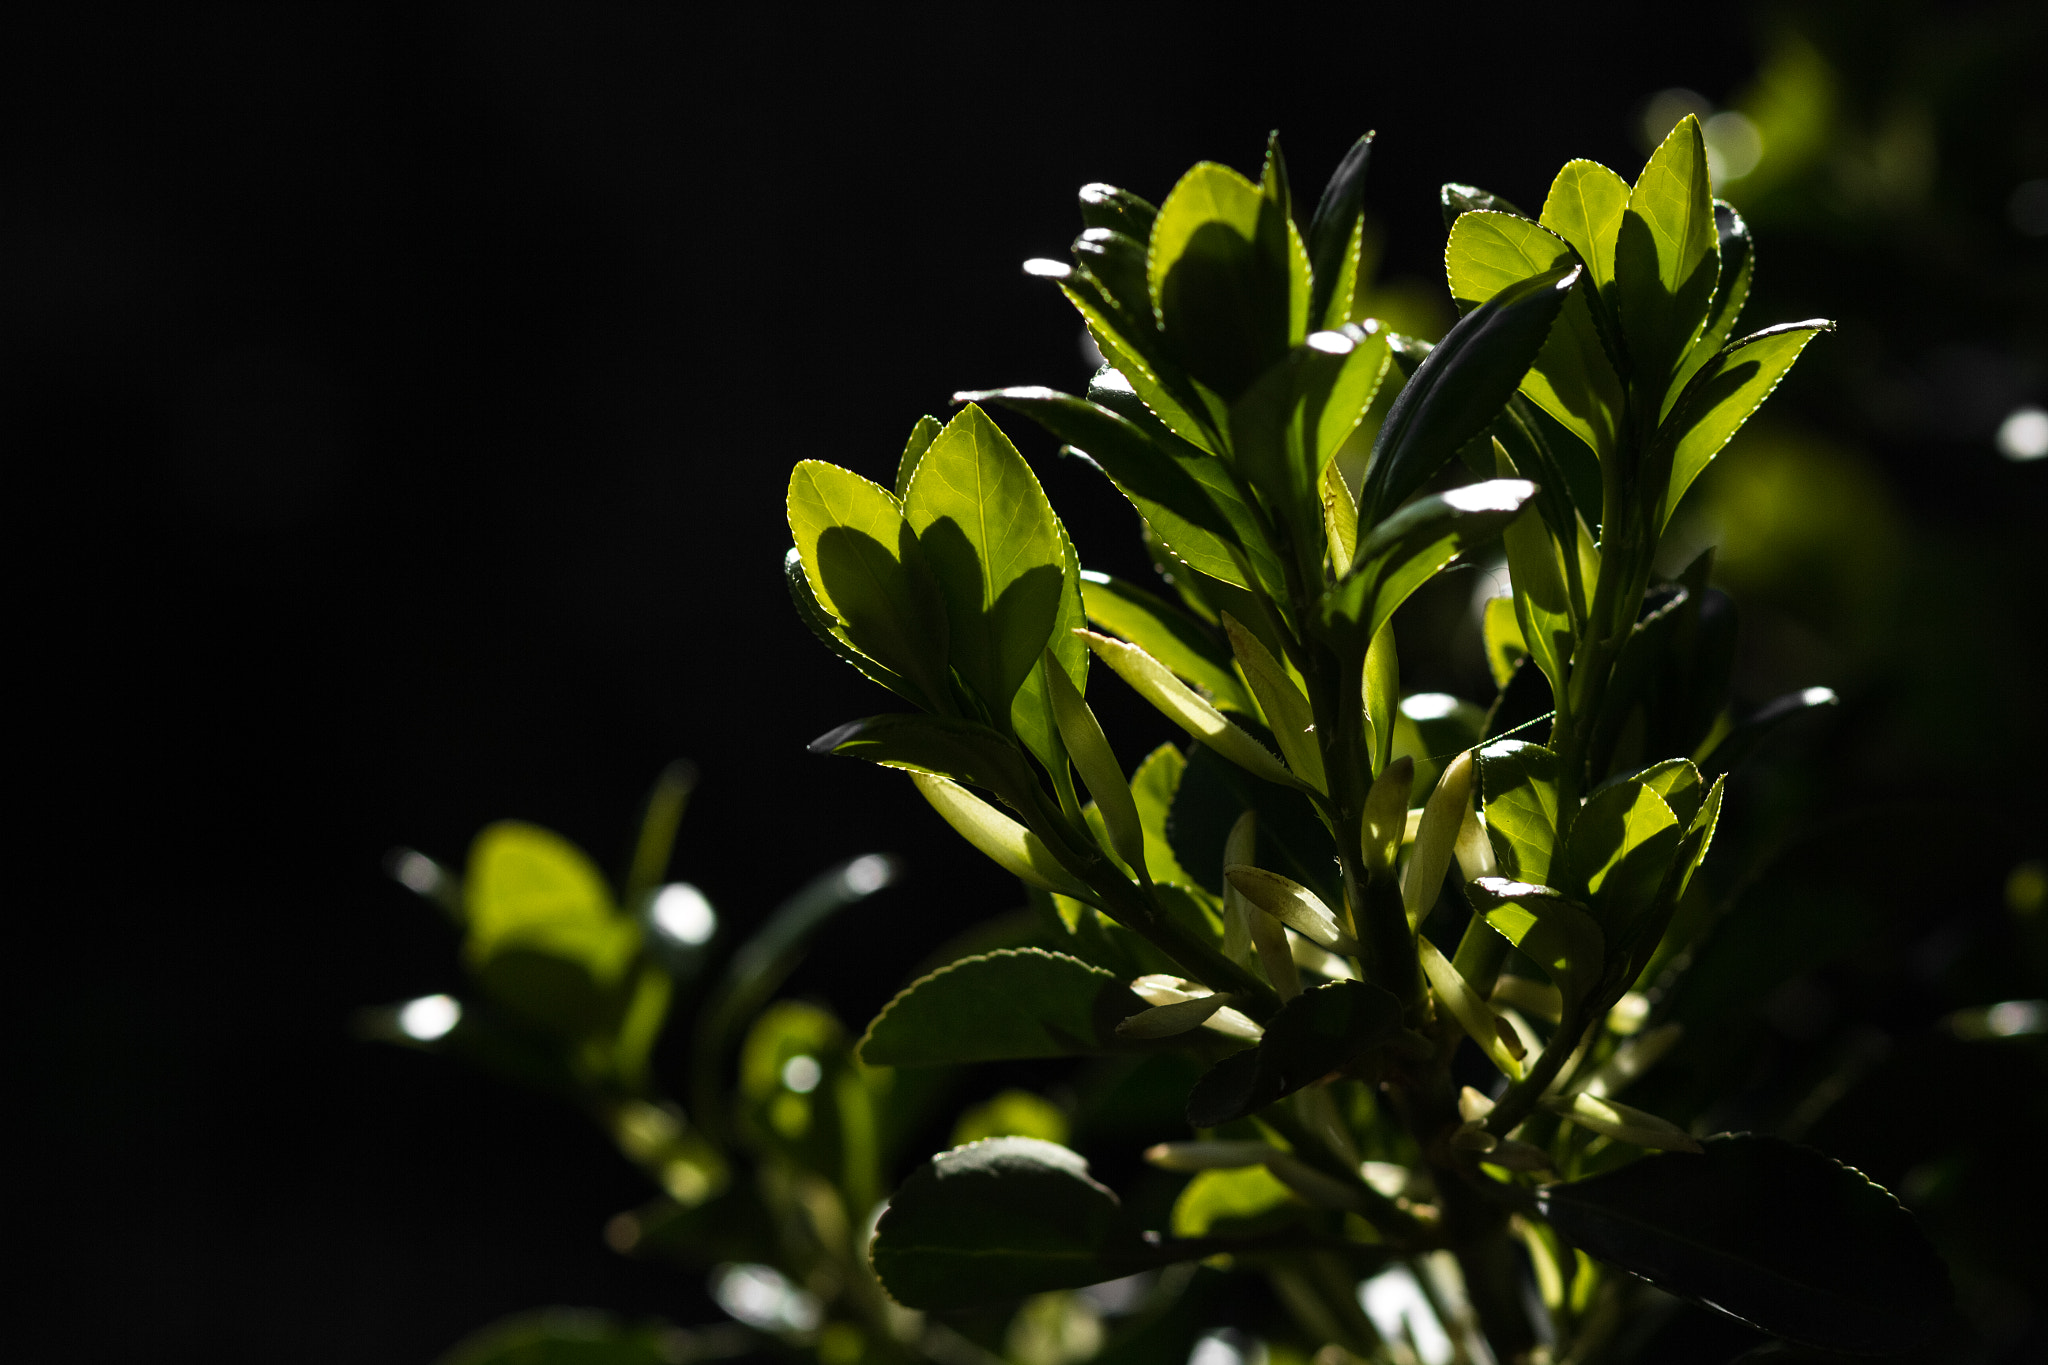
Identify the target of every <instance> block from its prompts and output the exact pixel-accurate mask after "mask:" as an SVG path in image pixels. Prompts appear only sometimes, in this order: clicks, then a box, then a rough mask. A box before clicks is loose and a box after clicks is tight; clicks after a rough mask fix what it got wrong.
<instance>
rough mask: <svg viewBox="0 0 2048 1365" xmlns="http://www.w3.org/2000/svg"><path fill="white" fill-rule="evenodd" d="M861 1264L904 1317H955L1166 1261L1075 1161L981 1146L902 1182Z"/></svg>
mask: <svg viewBox="0 0 2048 1365" xmlns="http://www.w3.org/2000/svg"><path fill="white" fill-rule="evenodd" d="M868 1259H869V1261H870V1263H871V1264H872V1265H873V1266H874V1269H875V1274H876V1276H877V1277H878V1278H879V1279H880V1280H881V1282H882V1287H883V1288H885V1289H887V1290H888V1291H889V1296H890V1297H891V1298H893V1299H895V1300H896V1302H898V1303H900V1304H902V1305H903V1306H904V1307H906V1308H922V1309H947V1308H964V1307H969V1306H971V1305H974V1304H978V1303H987V1302H990V1301H992V1300H997V1299H1014V1298H1018V1297H1020V1296H1022V1295H1025V1294H1037V1293H1043V1292H1044V1291H1046V1290H1049V1289H1073V1288H1078V1287H1080V1286H1082V1285H1089V1284H1097V1283H1099V1282H1101V1281H1103V1280H1113V1279H1117V1278H1119V1277H1121V1276H1124V1275H1129V1274H1132V1273H1134V1272H1136V1271H1138V1270H1142V1269H1145V1268H1146V1267H1148V1266H1153V1265H1157V1264H1159V1263H1160V1262H1162V1261H1164V1260H1169V1259H1172V1258H1171V1256H1170V1255H1166V1254H1162V1250H1161V1249H1155V1248H1152V1247H1148V1246H1147V1245H1146V1244H1145V1243H1144V1242H1143V1241H1142V1240H1141V1239H1140V1238H1139V1236H1138V1234H1137V1233H1136V1232H1135V1231H1132V1230H1131V1229H1129V1228H1127V1227H1126V1226H1125V1224H1124V1221H1123V1218H1122V1211H1121V1209H1120V1207H1119V1205H1118V1202H1117V1197H1116V1196H1115V1195H1114V1194H1112V1193H1110V1191H1109V1189H1108V1188H1107V1187H1105V1186H1103V1185H1101V1184H1099V1183H1097V1182H1096V1181H1095V1180H1093V1179H1091V1178H1090V1177H1089V1175H1088V1163H1087V1162H1086V1161H1084V1160H1082V1158H1081V1157H1080V1155H1079V1154H1077V1153H1075V1152H1072V1151H1069V1150H1068V1149H1067V1148H1065V1147H1060V1146H1056V1145H1054V1144H1053V1143H1050V1142H1044V1141H1041V1140H1039V1139H1037V1138H1024V1137H1000V1138H986V1139H984V1140H982V1141H980V1142H976V1143H972V1144H970V1145H968V1146H966V1147H957V1148H955V1149H954V1150H952V1151H950V1152H942V1153H941V1154H939V1155H938V1156H935V1157H933V1158H932V1159H931V1161H929V1162H928V1163H926V1164H925V1165H923V1166H921V1167H919V1168H918V1169H917V1170H916V1171H915V1172H913V1173H912V1174H911V1177H910V1179H908V1180H906V1181H905V1182H904V1183H903V1187H902V1188H901V1189H899V1190H897V1191H896V1193H895V1195H894V1196H893V1197H891V1199H890V1201H889V1208H888V1211H887V1212H885V1213H884V1214H883V1215H882V1218H881V1221H880V1222H879V1223H877V1224H876V1226H875V1239H874V1241H873V1242H872V1243H871V1244H870V1245H869V1248H868Z"/></svg>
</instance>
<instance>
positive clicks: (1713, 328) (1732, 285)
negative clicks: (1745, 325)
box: [1672, 199, 1756, 397]
mask: <svg viewBox="0 0 2048 1365" xmlns="http://www.w3.org/2000/svg"><path fill="white" fill-rule="evenodd" d="M1714 227H1715V231H1716V233H1717V235H1718V236H1719V238H1720V242H1721V276H1720V280H1719V282H1718V283H1717V284H1716V285H1715V286H1714V298H1713V302H1711V303H1709V304H1708V305H1707V325H1706V326H1705V327H1704V328H1702V329H1701V331H1700V339H1699V340H1698V341H1695V342H1694V343H1693V344H1692V350H1691V351H1690V352H1689V353H1687V355H1686V358H1685V364H1684V365H1683V366H1682V367H1680V369H1679V371H1678V379H1677V381H1676V382H1675V383H1674V384H1673V385H1672V389H1673V391H1674V394H1673V396H1674V397H1675V396H1676V393H1678V392H1682V391H1683V390H1684V388H1685V386H1686V384H1687V383H1688V382H1690V381H1691V379H1692V377H1693V375H1694V374H1695V373H1697V372H1698V371H1699V368H1700V366H1702V365H1704V364H1706V363H1707V362H1708V361H1709V360H1712V359H1713V358H1714V357H1715V356H1717V355H1719V354H1720V353H1721V350H1722V348H1723V347H1725V346H1727V344H1728V338H1729V337H1731V336H1733V335H1735V324H1736V322H1737V321H1738V320H1740V318H1741V317H1742V306H1743V305H1744V304H1745V303H1747V302H1749V285H1750V280H1751V279H1752V278H1753V277H1754V276H1755V273H1756V246H1755V243H1753V242H1752V241H1751V240H1750V236H1749V224H1748V223H1746V222H1744V221H1743V220H1742V215H1741V214H1739V213H1737V212H1736V211H1735V208H1734V206H1733V205H1731V204H1728V203H1725V202H1723V201H1722V200H1719V199H1716V200H1715V201H1714Z"/></svg>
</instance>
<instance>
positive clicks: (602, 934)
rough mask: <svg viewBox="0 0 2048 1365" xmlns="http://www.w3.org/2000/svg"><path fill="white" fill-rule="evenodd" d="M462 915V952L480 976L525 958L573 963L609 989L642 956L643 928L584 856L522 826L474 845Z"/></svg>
mask: <svg viewBox="0 0 2048 1365" xmlns="http://www.w3.org/2000/svg"><path fill="white" fill-rule="evenodd" d="M463 911H464V915H465V917H466V919H467V921H468V925H469V935H468V938H467V940H466V941H465V943H464V945H463V948H464V951H465V953H466V954H467V956H468V957H469V960H470V962H471V963H473V964H475V965H476V966H478V967H480V968H481V967H483V966H484V965H485V964H487V963H489V962H490V961H491V960H492V959H493V958H497V957H500V956H503V955H504V954H506V953H508V952H511V951H514V950H519V951H522V952H527V953H538V954H542V955H545V956H548V957H553V958H559V959H561V960H563V961H565V962H571V963H574V964H576V965H577V966H579V967H581V968H583V969H584V970H585V971H587V972H588V973H589V974H590V977H591V979H592V980H593V981H595V982H597V983H599V984H600V985H604V986H609V985H612V984H614V983H616V982H618V981H619V979H620V978H621V977H622V976H623V975H624V973H625V970H626V968H627V967H628V966H629V965H630V964H631V963H632V961H633V958H634V955H635V954H637V953H638V952H639V949H640V925H639V922H638V921H636V920H634V919H633V918H632V917H630V916H628V915H623V914H621V913H620V912H619V910H618V908H617V907H616V906H614V905H613V904H612V895H611V891H610V889H609V888H608V887H606V885H605V883H604V878H603V876H602V875H601V874H600V873H599V872H598V870H597V867H596V865H595V864H594V863H592V862H591V861H590V859H589V857H588V856H586V855H585V854H584V852H583V850H582V849H580V848H577V847H576V846H575V845H574V844H572V843H570V842H569V841H568V840H567V839H564V838H563V837H562V836H561V835H559V834H556V833H554V832H553V831H551V830H545V829H542V828H541V827H540V826H538V825H529V824H524V823H521V822H520V821H517V820H501V821H499V822H498V823H496V824H493V825H488V826H486V827H485V828H484V830H483V831H482V832H481V833H479V834H478V835H477V836H476V842H475V843H473V844H471V845H470V850H469V869H468V872H467V873H466V874H465V876H464V878H463Z"/></svg>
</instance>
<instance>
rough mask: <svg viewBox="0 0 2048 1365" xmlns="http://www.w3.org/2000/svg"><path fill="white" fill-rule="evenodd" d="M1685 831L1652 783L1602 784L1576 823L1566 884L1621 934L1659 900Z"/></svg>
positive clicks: (1612, 930) (1611, 932)
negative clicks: (1658, 890)
mask: <svg viewBox="0 0 2048 1365" xmlns="http://www.w3.org/2000/svg"><path fill="white" fill-rule="evenodd" d="M1683 833H1684V826H1682V825H1680V824H1679V822H1678V817H1677V816H1676V815H1674V814H1672V812H1671V807H1670V806H1669V805H1667V804H1665V801H1664V798H1663V797H1661V796H1659V795H1658V794H1657V793H1656V792H1655V791H1653V790H1652V789H1651V788H1650V787H1649V786H1648V785H1647V784H1645V783H1642V782H1617V783H1615V784H1614V785H1613V786H1611V787H1602V788H1601V789H1600V790H1599V791H1596V792H1594V793H1593V794H1592V795H1591V796H1590V797H1588V798H1587V799H1586V804H1585V805H1584V806H1583V807H1582V808H1581V809H1580V811H1579V814H1578V818H1577V819H1576V820H1574V821H1573V822H1572V835H1571V847H1570V849H1569V850H1568V852H1567V854H1566V857H1565V868H1566V873H1565V876H1564V878H1563V879H1562V883H1561V884H1562V885H1563V886H1564V887H1565V888H1566V889H1568V890H1570V891H1573V892H1576V893H1577V894H1579V895H1581V896H1583V897H1585V900H1586V904H1587V905H1588V906H1590V907H1591V908H1592V911H1593V915H1594V917H1595V918H1596V919H1598V920H1599V921H1600V926H1601V928H1602V929H1604V930H1606V932H1607V934H1608V935H1609V936H1610V937H1614V938H1619V937H1620V936H1621V935H1622V934H1623V933H1625V932H1626V931H1627V930H1628V929H1629V928H1630V927H1631V926H1632V925H1633V924H1634V923H1635V921H1636V918H1637V917H1638V916H1639V915H1641V914H1642V912H1643V911H1644V910H1646V909H1648V908H1649V905H1650V902H1651V901H1652V900H1653V899H1655V897H1656V895H1657V888H1658V886H1659V885H1661V884H1662V882H1663V880H1664V874H1665V873H1666V872H1667V871H1668V870H1669V869H1670V867H1671V861H1672V855H1673V854H1674V853H1675V852H1676V851H1677V849H1678V841H1679V839H1680V838H1681V837H1682V836H1683Z"/></svg>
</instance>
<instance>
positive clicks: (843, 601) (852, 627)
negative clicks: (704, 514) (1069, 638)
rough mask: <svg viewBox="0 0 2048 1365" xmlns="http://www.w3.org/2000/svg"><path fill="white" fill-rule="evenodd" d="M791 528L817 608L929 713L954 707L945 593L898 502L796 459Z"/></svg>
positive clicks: (848, 476) (848, 475) (852, 477)
mask: <svg viewBox="0 0 2048 1365" xmlns="http://www.w3.org/2000/svg"><path fill="white" fill-rule="evenodd" d="M789 530H790V535H791V536H792V538H794V539H795V541H796V549H797V553H798V555H799V556H801V557H802V560H803V566H804V574H805V577H806V579H807V581H808V583H809V585H810V589H811V592H812V594H813V595H814V596H815V597H816V599H817V603H818V605H819V606H820V607H822V608H823V609H824V610H825V611H827V612H829V613H831V614H832V616H833V617H835V618H836V619H837V620H839V621H840V622H842V623H844V625H845V628H846V634H847V636H848V638H849V639H850V640H851V642H852V644H853V646H854V648H856V649H858V650H859V651H860V652H861V653H863V654H865V655H867V656H868V657H869V658H871V659H873V660H875V662H877V663H879V664H880V665H882V667H884V668H886V669H889V670H891V671H892V672H894V673H896V674H898V675H900V676H901V677H904V678H907V679H909V680H910V681H911V683H912V684H913V685H914V686H915V687H916V689H917V692H918V694H919V696H918V700H919V704H920V705H922V706H923V707H924V708H925V709H926V710H928V711H938V712H941V713H950V712H951V711H952V709H953V707H952V702H951V700H950V695H951V694H950V689H949V687H948V685H947V681H946V658H947V651H948V640H947V623H946V608H945V603H944V599H943V598H942V596H941V595H940V592H939V585H938V582H937V580H936V579H934V578H933V576H932V572H931V570H930V569H929V568H928V567H927V566H926V563H925V556H924V553H923V551H922V550H921V548H920V547H919V545H918V542H917V539H916V537H915V535H914V534H913V533H912V531H911V529H910V528H909V527H908V526H906V525H905V524H904V520H903V514H902V511H901V509H900V508H898V506H897V504H896V499H895V498H893V497H892V496H890V494H889V492H888V490H887V489H884V488H882V487H881V486H880V485H878V484H873V483H870V482H868V481H867V480H866V479H863V478H861V477H860V476H859V475H858V474H854V473H852V472H850V471H848V470H844V469H841V468H839V467H838V466H836V465H829V464H826V463H825V462H824V461H822V460H802V461H799V462H798V464H797V466H796V468H795V469H793V470H791V471H790V476H789Z"/></svg>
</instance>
